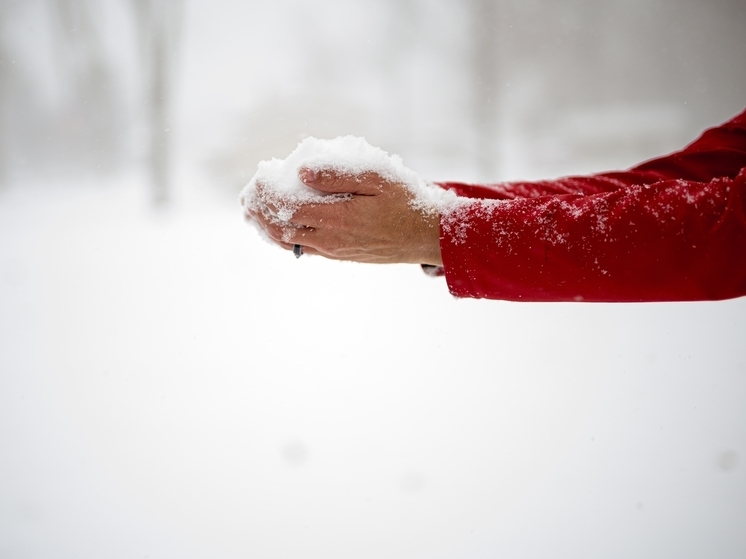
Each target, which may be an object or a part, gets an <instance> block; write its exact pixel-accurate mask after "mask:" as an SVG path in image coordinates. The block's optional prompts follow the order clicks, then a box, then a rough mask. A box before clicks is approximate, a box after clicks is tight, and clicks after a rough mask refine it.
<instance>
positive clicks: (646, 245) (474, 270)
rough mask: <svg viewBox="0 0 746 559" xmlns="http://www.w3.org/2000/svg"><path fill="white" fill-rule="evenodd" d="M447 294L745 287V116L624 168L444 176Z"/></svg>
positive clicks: (675, 293) (685, 294)
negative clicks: (453, 197) (512, 177)
mask: <svg viewBox="0 0 746 559" xmlns="http://www.w3.org/2000/svg"><path fill="white" fill-rule="evenodd" d="M442 186H443V187H445V188H449V189H451V190H454V191H455V192H456V193H457V194H459V195H460V196H464V197H466V198H472V199H471V200H468V199H466V198H464V199H463V200H461V204H460V205H458V206H457V207H456V208H455V209H454V210H452V211H449V212H447V213H444V215H443V216H442V218H441V243H440V244H441V253H442V256H443V264H444V267H445V275H446V280H447V282H448V286H449V289H450V290H451V293H453V294H454V295H456V296H458V297H485V298H492V299H508V300H515V301H573V300H575V301H579V300H584V301H688V300H714V299H727V298H731V297H738V296H742V295H746V112H744V113H742V114H741V115H739V116H738V117H736V118H734V119H733V120H731V121H729V122H727V123H725V124H724V125H722V126H720V127H718V128H714V129H711V130H708V131H706V132H705V133H704V134H703V135H702V136H701V137H700V138H699V139H698V140H696V141H695V142H694V143H692V144H691V145H689V146H687V147H686V148H685V149H684V150H682V151H680V152H677V153H674V154H671V155H669V156H666V157H661V158H658V159H654V160H651V161H648V162H646V163H643V164H641V165H638V166H636V167H634V168H632V169H630V170H629V171H625V172H614V173H602V174H599V175H592V176H587V177H567V178H563V179H558V180H555V181H540V182H518V183H509V184H498V185H485V186H481V185H463V184H460V183H442Z"/></svg>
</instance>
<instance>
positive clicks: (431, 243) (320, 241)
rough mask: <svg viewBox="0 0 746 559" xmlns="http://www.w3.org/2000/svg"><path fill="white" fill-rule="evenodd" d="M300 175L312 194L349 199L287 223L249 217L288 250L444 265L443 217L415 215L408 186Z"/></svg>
mask: <svg viewBox="0 0 746 559" xmlns="http://www.w3.org/2000/svg"><path fill="white" fill-rule="evenodd" d="M298 175H299V177H300V179H301V180H302V181H303V182H304V183H305V184H306V185H307V186H309V187H311V188H314V189H316V190H319V191H321V192H326V193H347V194H350V197H349V198H344V199H340V200H335V201H333V202H331V203H327V204H314V203H308V204H303V205H301V206H300V207H299V208H298V209H297V210H295V212H294V213H293V215H292V217H290V219H289V221H288V222H280V221H279V220H277V219H273V218H271V217H270V216H269V214H267V215H265V212H250V213H249V217H251V218H253V219H256V220H257V222H258V223H259V224H260V225H261V227H262V228H263V229H264V230H265V231H266V232H267V234H268V235H269V237H270V238H271V239H272V240H274V241H275V242H276V243H278V244H279V245H280V246H282V247H283V248H285V249H288V250H292V248H293V245H294V244H298V245H302V246H303V251H304V253H306V254H319V255H321V256H325V257H326V258H332V259H334V260H353V261H356V262H371V263H381V264H383V263H396V262H401V263H416V264H432V265H435V266H440V265H442V259H441V256H440V216H439V215H438V213H437V212H435V211H427V210H422V209H415V208H414V207H413V206H412V205H411V204H410V201H411V199H412V197H413V194H412V193H411V192H409V190H407V189H406V188H405V187H404V186H403V185H401V184H399V183H395V182H391V181H389V180H386V179H384V178H383V177H381V176H380V175H379V174H377V173H374V172H367V173H362V174H358V175H346V174H340V173H338V172H335V171H334V170H312V169H307V168H301V169H300V171H299V173H298ZM257 192H258V194H259V197H260V199H261V200H262V201H263V203H264V204H265V205H266V206H267V208H268V209H269V210H270V211H271V212H272V213H274V214H276V213H277V208H275V207H274V205H273V204H272V202H271V200H270V199H269V198H270V197H269V196H267V195H266V191H264V190H263V189H262V188H261V185H259V187H258V188H257Z"/></svg>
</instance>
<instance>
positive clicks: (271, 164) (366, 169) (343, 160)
mask: <svg viewBox="0 0 746 559" xmlns="http://www.w3.org/2000/svg"><path fill="white" fill-rule="evenodd" d="M302 168H306V169H311V170H314V171H322V170H325V171H330V170H331V171H335V172H337V173H338V174H341V175H350V176H356V175H361V174H363V173H371V172H372V173H377V174H378V175H380V176H381V177H383V178H384V179H386V180H387V181H390V182H394V183H397V184H400V185H402V186H403V187H404V188H406V189H407V190H408V191H409V192H410V193H411V194H412V200H411V204H412V206H413V207H415V208H417V209H420V210H422V211H426V212H437V211H442V210H444V209H445V208H447V207H449V206H450V205H452V204H453V203H454V202H455V200H456V195H455V194H454V193H453V192H450V191H447V190H443V189H442V188H439V187H438V186H436V185H435V184H433V183H430V182H427V181H425V180H424V179H423V178H422V177H420V176H419V175H418V174H417V173H416V172H414V171H412V170H411V169H409V168H407V167H406V166H405V165H404V162H403V161H402V158H401V157H399V156H398V155H396V154H389V153H387V152H385V151H384V150H382V149H381V148H378V147H375V146H372V145H370V144H369V143H368V142H367V141H366V140H365V138H361V137H357V136H340V137H337V138H334V139H332V140H323V139H318V138H314V137H308V138H306V139H304V140H303V141H301V142H300V143H299V144H298V147H296V148H295V150H294V151H293V152H292V153H291V154H290V155H288V156H287V157H286V158H285V159H277V158H273V159H270V160H269V161H261V162H260V163H259V165H258V168H257V171H256V173H255V174H254V176H253V177H252V178H251V180H250V181H249V183H248V184H247V185H246V187H245V188H244V189H243V191H242V192H241V195H240V198H239V199H240V202H241V204H242V205H243V206H244V208H246V209H247V210H251V211H254V212H257V213H258V212H263V213H264V214H265V215H267V207H266V206H265V204H264V202H263V200H262V198H264V199H266V200H268V201H270V202H271V203H272V204H273V205H274V206H275V207H276V208H277V211H276V212H272V213H271V214H269V215H271V217H273V218H276V219H279V220H280V221H284V222H287V221H289V220H290V219H291V218H292V215H293V213H294V212H295V211H296V210H297V209H298V207H299V206H300V205H302V204H306V203H335V202H339V201H342V200H346V199H349V195H348V194H327V193H323V192H320V191H318V190H315V189H313V188H310V187H308V186H306V185H305V184H304V183H303V182H302V181H301V180H300V178H299V176H298V172H299V171H300V169H302ZM259 189H261V190H262V196H260V195H259Z"/></svg>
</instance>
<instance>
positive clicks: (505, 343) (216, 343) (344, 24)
mask: <svg viewBox="0 0 746 559" xmlns="http://www.w3.org/2000/svg"><path fill="white" fill-rule="evenodd" d="M745 24H746V4H744V2H743V1H741V0H732V1H730V2H729V1H712V2H699V1H695V0H686V1H683V0H676V1H674V0H647V1H645V2H643V1H638V0H617V1H593V0H572V1H565V2H550V1H549V0H535V1H532V0H523V1H517V0H514V1H509V0H505V1H501V2H497V1H495V2H491V1H489V0H470V1H462V2H457V1H446V0H440V1H425V0H378V1H376V2H372V1H350V2H343V1H341V0H318V1H316V2H302V1H300V0H278V1H275V2H272V3H270V2H240V1H237V0H236V1H227V0H222V1H211V2H198V1H196V0H194V1H187V2H183V3H179V2H175V1H174V2H159V1H157V0H131V1H126V0H110V1H101V2H94V1H86V0H60V1H57V2H53V1H51V0H50V1H42V0H30V1H24V2H20V1H10V0H3V1H0V558H2V559H5V558H8V559H16V558H19V559H27V558H33V559H36V558H39V559H42V558H43V559H57V558H86V559H88V558H91V559H93V558H103V557H105V558H152V559H156V558H179V559H203V558H210V559H235V558H261V559H264V558H266V559H273V558H317V557H318V558H325V559H331V558H353V557H354V558H383V557H386V558H423V559H424V558H428V559H430V558H432V559H456V558H459V559H472V558H473V559H483V558H484V559H486V558H492V557H510V558H547V557H551V558H572V559H584V558H587V559H596V558H599V557H609V558H636V559H639V558H643V559H647V558H649V559H664V558H677V559H680V558H685V559H688V558H704V557H708V558H709V557H717V558H719V559H731V558H733V559H736V558H742V557H744V556H746V531H744V530H743V527H744V526H746V343H744V338H745V334H746V300H743V299H741V300H733V301H725V302H718V303H689V304H644V305H643V304H639V305H601V304H514V303H506V302H499V301H473V300H455V299H454V298H452V297H451V296H450V295H449V294H448V291H447V288H446V286H445V283H444V281H442V279H432V278H428V277H426V276H424V275H423V274H422V273H421V271H420V270H419V269H418V268H417V267H414V266H380V267H376V266H369V265H357V264H346V263H338V262H330V261H324V260H321V259H314V258H309V257H304V258H301V259H300V260H296V259H295V258H293V257H292V255H291V254H290V253H287V252H285V251H282V250H279V249H277V248H275V247H272V246H270V245H269V244H267V243H265V242H263V241H262V240H261V239H260V238H259V237H258V235H256V233H255V232H254V231H253V230H252V229H251V228H250V227H247V226H246V224H245V223H243V221H242V216H241V210H240V208H239V206H238V203H237V200H236V197H237V192H238V190H239V189H240V188H241V186H243V184H245V183H246V182H247V181H248V178H249V177H250V176H251V174H253V172H254V168H255V165H256V162H257V161H259V160H261V159H265V158H268V157H272V156H278V157H284V156H285V155H287V153H289V151H290V150H291V149H292V148H293V147H294V146H295V144H296V143H297V142H298V140H299V139H302V138H303V137H305V136H307V135H318V136H323V137H333V136H335V135H338V134H355V135H361V136H365V137H366V138H367V139H368V140H369V141H370V142H371V143H373V144H374V145H379V146H381V147H382V148H384V149H386V150H388V151H390V152H395V153H398V154H400V155H401V156H402V157H403V158H404V161H405V163H406V164H407V165H408V166H409V167H410V168H412V169H414V170H416V171H417V172H419V173H420V174H421V175H423V176H425V177H427V178H430V179H444V180H446V179H450V180H491V181H496V180H503V179H511V178H546V177H552V176H558V175H562V174H570V173H584V172H592V171H601V170H608V169H613V168H624V167H627V166H629V165H632V164H634V163H636V162H638V161H641V160H643V159H646V158H650V157H653V156H655V155H659V154H663V153H666V152H670V151H672V150H675V149H678V148H680V147H681V146H683V145H685V144H686V143H687V142H689V141H691V140H693V139H694V138H695V137H696V136H697V135H698V134H699V132H700V131H701V130H702V129H704V128H705V127H707V126H711V125H715V124H718V123H720V122H722V121H724V120H726V119H728V118H729V117H731V116H733V115H734V114H736V113H738V112H740V111H741V110H743V108H744V106H746V65H744V63H743V61H744V60H746V41H744V39H743V29H744V26H745ZM739 526H740V528H739Z"/></svg>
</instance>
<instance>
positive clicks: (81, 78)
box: [55, 0, 123, 170]
mask: <svg viewBox="0 0 746 559" xmlns="http://www.w3.org/2000/svg"><path fill="white" fill-rule="evenodd" d="M93 6H94V7H93V8H92V5H91V4H89V3H88V2H87V1H86V0H58V2H57V3H56V8H57V9H56V14H55V15H56V16H57V19H58V22H59V30H60V32H61V33H62V44H61V46H62V47H63V48H61V49H59V51H58V54H57V56H58V59H59V61H60V64H61V65H62V68H63V72H62V76H63V79H64V80H66V81H67V82H68V83H66V84H64V89H65V90H66V91H68V92H69V97H68V99H67V101H66V103H65V108H64V109H63V114H61V115H60V116H61V117H62V131H63V134H64V138H63V148H62V149H63V150H64V151H65V152H66V153H67V156H66V159H67V163H68V165H70V164H71V165H73V166H75V165H76V164H77V165H80V166H81V167H82V168H87V169H91V170H108V169H111V168H113V167H115V166H116V165H117V164H118V163H119V162H120V160H121V148H122V142H121V128H122V124H123V122H122V120H121V116H120V115H121V112H122V111H121V102H120V99H119V95H118V92H117V88H116V87H114V77H113V74H114V72H113V69H112V68H111V64H110V62H108V61H107V57H106V53H105V52H104V48H103V44H102V41H101V38H100V37H99V33H100V29H97V25H98V19H97V17H96V16H97V14H96V13H92V12H91V10H92V9H95V4H94V5H93Z"/></svg>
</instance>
